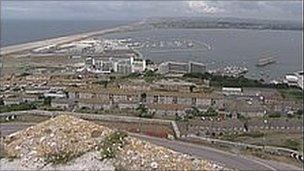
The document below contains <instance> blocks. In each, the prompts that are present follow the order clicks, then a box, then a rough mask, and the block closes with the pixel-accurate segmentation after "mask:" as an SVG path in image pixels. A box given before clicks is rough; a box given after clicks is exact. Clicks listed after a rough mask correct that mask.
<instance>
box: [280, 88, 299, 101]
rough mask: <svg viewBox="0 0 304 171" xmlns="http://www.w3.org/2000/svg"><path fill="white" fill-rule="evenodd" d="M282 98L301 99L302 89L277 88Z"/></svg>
mask: <svg viewBox="0 0 304 171" xmlns="http://www.w3.org/2000/svg"><path fill="white" fill-rule="evenodd" d="M278 91H279V92H280V93H281V95H282V97H283V98H286V99H293V100H303V91H302V90H299V89H291V88H290V89H279V90H278Z"/></svg>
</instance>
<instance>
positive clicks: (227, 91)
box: [222, 87, 243, 96]
mask: <svg viewBox="0 0 304 171" xmlns="http://www.w3.org/2000/svg"><path fill="white" fill-rule="evenodd" d="M222 93H223V94H224V95H227V96H229V95H242V94H243V89H242V88H239V87H223V88H222Z"/></svg>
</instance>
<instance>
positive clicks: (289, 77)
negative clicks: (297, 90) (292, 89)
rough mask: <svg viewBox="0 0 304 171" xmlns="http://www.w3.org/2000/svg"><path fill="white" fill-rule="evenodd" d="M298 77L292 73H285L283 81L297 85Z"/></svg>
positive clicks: (290, 84)
mask: <svg viewBox="0 0 304 171" xmlns="http://www.w3.org/2000/svg"><path fill="white" fill-rule="evenodd" d="M298 80H299V78H298V77H297V76H296V75H294V74H288V75H285V77H284V79H283V83H286V84H288V85H289V86H298Z"/></svg>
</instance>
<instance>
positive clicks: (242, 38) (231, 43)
mask: <svg viewBox="0 0 304 171" xmlns="http://www.w3.org/2000/svg"><path fill="white" fill-rule="evenodd" d="M106 37H107V38H132V39H134V40H136V41H141V42H148V41H149V42H153V43H154V42H156V43H159V42H160V41H163V42H164V44H165V43H166V42H165V40H170V41H171V42H173V41H174V40H186V41H187V40H191V41H194V42H196V43H198V44H202V43H207V44H208V45H211V46H212V49H211V50H208V49H206V48H204V47H201V48H200V47H199V48H196V49H193V50H189V49H188V50H187V49H184V50H170V49H167V50H166V49H164V47H162V48H159V50H158V48H157V47H156V48H151V47H149V48H147V47H144V48H140V49H139V50H140V51H141V52H142V53H143V54H144V55H145V56H146V58H149V59H152V60H154V61H158V62H160V61H165V60H176V61H184V62H187V61H189V60H192V61H198V62H203V63H206V64H207V67H208V69H214V68H217V67H225V66H227V65H238V66H243V67H247V68H248V69H249V72H248V74H247V75H246V76H247V77H251V78H264V79H265V80H268V81H269V80H272V79H281V78H282V77H283V76H284V75H285V74H286V73H291V72H294V71H298V70H302V59H303V56H302V53H303V52H302V38H301V37H302V35H301V32H300V31H273V30H262V31H261V30H237V29H222V30H221V29H213V30H207V29H206V30H204V29H158V30H146V31H137V32H129V33H123V34H122V33H115V34H108V35H106ZM170 41H169V43H170ZM153 43H150V44H153ZM264 55H269V56H273V57H275V58H276V60H277V63H275V64H272V65H268V66H266V67H263V68H258V67H256V66H255V65H256V63H257V61H258V59H259V58H260V57H261V56H264Z"/></svg>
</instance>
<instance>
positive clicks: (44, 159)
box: [0, 115, 225, 170]
mask: <svg viewBox="0 0 304 171" xmlns="http://www.w3.org/2000/svg"><path fill="white" fill-rule="evenodd" d="M3 145H4V153H3V155H4V156H5V158H2V159H1V160H0V166H1V170H115V169H116V170H117V169H118V170H225V168H222V167H221V166H219V165H217V164H215V163H213V162H211V161H207V160H202V159H199V158H195V157H192V156H189V155H186V154H182V153H178V152H175V151H173V150H170V149H167V148H164V147H160V146H157V145H154V144H151V143H149V142H146V141H143V140H139V139H137V138H133V137H130V136H127V135H126V134H125V133H120V132H117V131H116V130H112V129H109V128H107V127H104V126H101V125H98V124H95V123H93V122H89V121H85V120H82V119H78V118H76V117H72V116H68V115H61V116H57V117H56V118H52V119H50V120H47V121H45V122H42V123H39V124H37V125H35V126H31V127H29V128H26V129H24V130H22V131H19V132H16V133H13V134H11V135H8V136H6V137H5V138H4V140H3Z"/></svg>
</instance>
